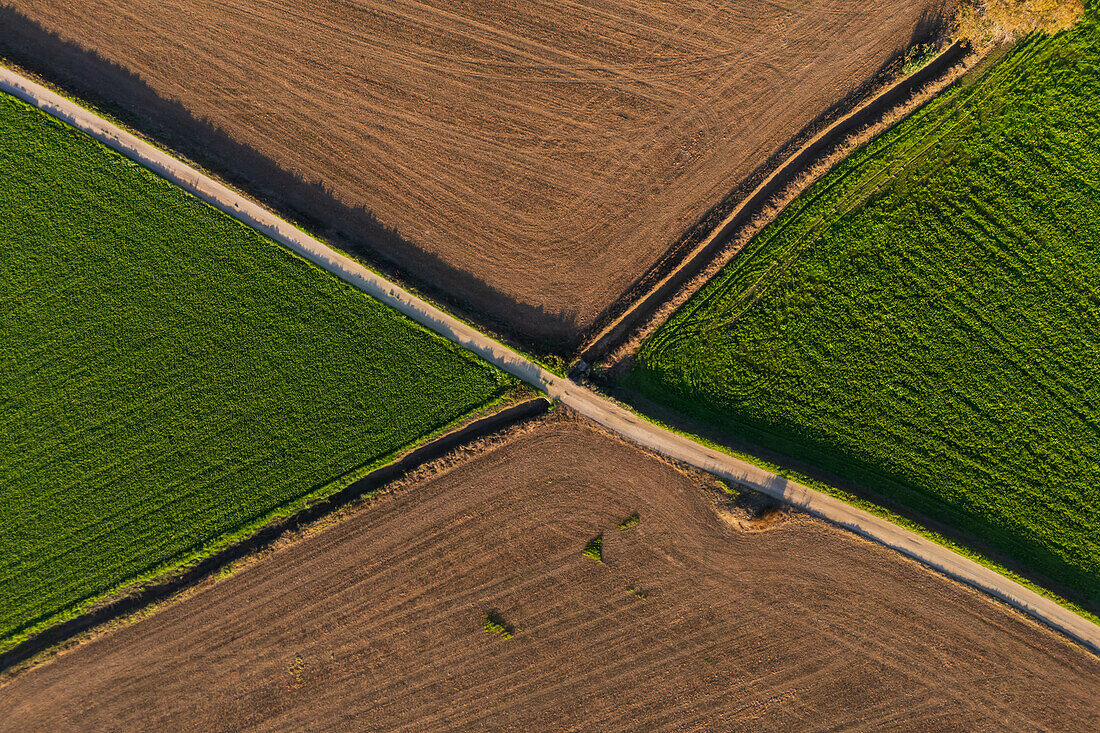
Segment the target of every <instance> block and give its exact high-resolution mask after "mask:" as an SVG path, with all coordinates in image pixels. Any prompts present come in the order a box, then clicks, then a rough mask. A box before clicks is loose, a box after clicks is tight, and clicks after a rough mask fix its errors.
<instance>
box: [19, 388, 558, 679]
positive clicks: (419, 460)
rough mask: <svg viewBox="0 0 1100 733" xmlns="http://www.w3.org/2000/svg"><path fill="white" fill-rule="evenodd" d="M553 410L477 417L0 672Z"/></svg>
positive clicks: (30, 649)
mask: <svg viewBox="0 0 1100 733" xmlns="http://www.w3.org/2000/svg"><path fill="white" fill-rule="evenodd" d="M549 409H550V401H549V400H547V399H546V398H545V397H537V398H535V399H532V400H528V401H526V402H521V403H520V404H518V405H513V406H512V407H509V408H507V409H504V410H501V411H500V412H497V413H494V414H492V415H487V416H485V417H482V418H479V419H477V420H474V421H473V422H471V423H469V424H468V425H465V426H463V427H461V428H459V429H457V430H454V431H453V432H450V433H447V434H446V435H443V436H441V437H439V438H437V439H436V440H433V441H432V442H430V443H427V444H425V445H422V446H420V447H419V448H416V449H414V450H412V451H410V452H409V453H407V454H405V455H404V456H402V457H401V458H399V459H398V460H396V461H394V462H393V463H390V464H387V465H385V466H382V467H381V468H377V469H375V470H374V471H371V472H370V473H369V474H367V475H366V476H364V477H363V478H361V479H359V480H358V481H356V482H354V483H352V484H350V485H349V486H346V487H345V488H343V489H341V490H340V491H338V492H336V493H335V494H333V495H331V496H328V497H326V498H324V499H322V500H321V501H318V502H317V503H315V504H311V505H309V506H307V507H305V508H303V509H302V510H301V511H299V512H297V513H295V514H294V515H293V516H290V517H287V518H285V519H281V520H276V521H275V522H274V523H272V524H269V525H267V526H266V527H263V528H262V529H260V530H258V531H257V532H256V533H255V534H252V535H250V536H249V537H246V538H245V539H243V540H241V541H239V542H236V543H234V544H232V545H229V546H228V547H225V548H223V549H221V550H219V551H218V552H216V553H214V554H213V555H210V556H209V557H206V558H204V559H203V560H201V561H199V562H198V563H196V564H195V565H193V566H191V567H188V568H187V569H186V570H184V571H183V572H182V573H180V574H178V575H173V576H172V577H168V578H166V579H164V580H161V581H154V582H153V583H152V584H151V585H147V586H143V587H142V588H140V589H139V590H138V591H136V592H134V593H131V594H129V595H126V596H124V597H122V598H119V599H117V600H115V601H112V602H111V603H108V604H107V605H105V606H102V607H100V608H96V609H93V610H91V611H88V612H86V613H82V614H80V615H79V616H76V617H75V618H72V619H69V620H68V621H65V622H63V623H60V624H57V625H56V626H51V627H49V628H46V629H43V630H42V631H40V632H39V633H37V634H35V635H34V636H32V637H31V638H29V639H25V640H24V641H22V642H20V643H19V644H17V645H16V646H14V647H12V648H11V649H9V650H8V651H6V652H4V653H3V654H0V673H3V672H5V671H7V670H8V669H10V668H11V667H13V666H15V665H17V664H19V663H21V662H24V661H26V660H28V659H30V658H31V657H33V656H35V655H36V654H39V653H41V652H43V651H46V650H47V649H49V648H50V647H53V646H56V645H57V644H60V643H62V642H65V641H68V640H69V639H72V638H73V637H75V636H77V635H78V634H81V633H83V632H85V631H88V630H90V629H93V628H95V627H96V626H99V625H101V624H104V623H107V622H109V621H114V620H116V619H118V618H121V617H122V616H125V615H127V614H129V613H132V612H133V611H137V610H139V609H141V608H144V607H145V606H148V605H150V604H152V603H156V602H158V601H161V600H164V599H165V598H167V597H169V596H171V595H172V594H174V593H176V592H178V591H180V590H183V589H184V588H186V587H188V586H190V585H193V584H195V583H196V582H198V581H200V580H202V579H203V578H206V577H208V576H210V575H213V574H214V573H216V572H217V571H219V570H221V569H222V568H224V567H226V566H227V565H228V564H230V563H232V562H234V561H236V560H239V559H241V558H242V557H245V556H246V555H251V554H253V553H255V552H258V551H259V550H262V549H264V548H266V547H268V546H270V545H271V544H272V543H273V542H275V540H277V539H279V538H280V537H282V536H283V535H285V534H287V533H288V532H293V531H295V530H297V529H299V528H301V527H302V526H304V525H306V524H309V523H311V522H314V521H316V520H317V519H320V518H321V517H324V516H326V515H328V514H331V513H332V512H333V511H335V510H336V509H339V508H340V507H343V506H345V505H347V504H349V503H350V502H352V501H355V500H356V499H359V498H360V497H362V496H364V495H367V494H370V493H373V492H374V491H376V490H377V489H379V488H381V487H382V486H384V485H386V484H388V483H392V482H394V481H396V480H398V479H400V478H402V477H404V476H406V475H407V474H408V473H410V472H411V471H413V470H415V469H417V468H420V467H421V466H423V465H425V464H427V463H429V462H431V461H434V460H437V459H439V458H442V457H443V456H445V455H446V454H448V453H450V452H451V451H453V450H455V449H456V448H460V447H462V446H464V445H467V444H469V443H472V442H473V441H475V440H480V439H481V438H484V437H486V436H488V435H491V434H493V433H496V432H499V431H501V430H503V429H505V428H508V427H511V426H513V425H517V424H519V423H521V422H524V421H526V420H529V419H531V418H534V417H536V416H538V415H542V414H543V413H545V412H546V411H547V410H549Z"/></svg>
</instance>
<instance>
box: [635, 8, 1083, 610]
mask: <svg viewBox="0 0 1100 733" xmlns="http://www.w3.org/2000/svg"><path fill="white" fill-rule="evenodd" d="M1098 70H1100V28H1098V25H1097V20H1096V12H1095V8H1093V9H1090V11H1089V14H1088V16H1087V17H1086V19H1085V20H1084V21H1083V22H1082V24H1081V25H1079V26H1078V27H1077V28H1075V29H1073V30H1072V31H1070V32H1068V33H1065V34H1062V35H1060V36H1057V37H1055V38H1052V39H1046V38H1033V39H1030V40H1028V41H1027V42H1025V43H1023V44H1022V45H1021V46H1019V47H1018V48H1017V49H1015V50H1014V51H1013V52H1012V53H1011V54H1010V55H1009V56H1008V57H1006V58H1005V59H1003V60H1002V61H1001V62H1000V63H998V64H997V65H996V66H994V67H993V68H992V69H991V70H990V71H988V72H987V73H986V74H985V75H984V76H982V77H981V78H980V79H979V80H977V82H976V83H972V84H964V85H959V86H957V87H956V88H954V89H952V90H951V91H949V92H948V93H946V94H944V95H943V96H941V97H940V98H938V99H937V100H936V101H934V102H932V103H930V104H929V105H927V106H926V107H925V108H924V109H922V110H921V111H920V112H918V113H917V114H915V115H913V116H911V117H910V118H908V119H906V120H905V121H903V122H902V123H900V124H899V125H898V126H897V127H895V128H894V129H893V130H892V131H891V132H890V133H888V134H886V135H883V136H882V137H880V138H879V139H877V140H876V141H874V142H873V143H872V144H870V145H868V146H867V147H866V148H864V149H863V150H861V151H860V152H859V153H857V154H856V155H854V156H853V157H852V158H850V159H849V160H848V161H846V162H845V163H844V164H842V165H841V166H839V167H838V169H837V170H836V171H835V172H834V173H833V174H831V175H830V176H828V177H826V178H825V179H823V180H822V181H821V182H819V183H818V184H817V185H815V186H814V187H812V188H811V189H810V190H809V191H808V192H807V193H806V194H805V195H804V196H803V197H802V198H801V199H799V200H798V201H797V202H796V203H795V204H794V205H792V206H791V207H790V208H789V209H788V211H787V212H786V213H785V214H784V215H783V216H782V217H780V218H779V219H778V220H777V221H776V222H775V223H774V224H773V225H771V226H770V227H768V228H767V229H766V230H765V231H764V232H762V233H761V234H760V235H759V236H758V237H756V238H755V239H754V240H753V242H751V243H750V244H749V245H748V246H747V247H746V249H745V250H744V252H743V253H742V254H741V255H740V256H739V257H738V258H737V259H736V260H735V261H734V262H733V263H731V265H730V266H729V267H728V268H727V269H726V270H725V271H723V272H722V273H721V275H719V277H717V278H715V279H714V280H713V281H712V282H711V283H709V284H708V286H707V287H705V288H704V289H703V290H702V291H700V293H699V294H698V295H697V296H696V297H695V298H694V299H692V301H690V302H689V303H688V304H687V305H686V306H685V307H684V308H682V309H681V310H680V311H679V312H678V313H677V314H676V315H675V316H674V317H673V318H672V319H671V320H670V321H669V323H668V324H666V325H665V327H664V328H662V329H661V331H659V332H658V333H657V334H656V335H655V336H654V337H653V338H652V339H651V340H650V341H649V342H647V343H646V344H645V345H644V346H643V348H642V350H641V351H640V352H639V355H638V360H637V362H636V364H635V367H634V369H633V371H632V372H631V373H630V374H629V375H628V376H627V378H626V380H625V384H626V385H627V386H628V387H629V388H631V389H636V390H639V391H641V392H643V393H645V394H647V395H648V396H649V397H651V398H653V399H655V400H657V401H659V402H661V403H663V404H665V405H668V406H670V407H673V408H674V409H677V410H679V411H681V412H683V413H685V414H687V415H689V416H691V417H692V418H695V419H698V420H702V421H705V422H707V423H709V424H712V425H715V426H717V427H719V428H720V429H722V430H724V431H727V432H730V433H733V434H735V435H738V436H740V437H742V438H745V439H748V440H750V441H753V442H756V443H759V444H762V445H764V446H766V447H767V448H769V449H772V450H775V451H778V452H780V453H784V454H787V455H790V456H793V457H795V458H798V459H800V460H803V461H806V462H808V463H813V464H816V465H819V466H821V467H823V468H825V469H827V470H829V471H830V472H832V473H835V474H839V475H842V476H845V477H847V478H851V479H853V480H855V481H857V482H859V483H862V484H864V485H866V486H868V487H869V488H871V489H872V490H874V491H875V492H878V493H880V494H884V495H886V496H889V497H891V498H892V499H894V500H896V501H898V502H899V503H901V504H904V505H906V506H908V507H910V508H912V509H914V510H916V511H918V512H920V513H922V514H925V515H927V516H930V517H933V518H935V519H937V520H939V521H942V522H945V523H947V524H949V525H952V526H955V527H957V528H959V529H961V530H962V531H964V532H965V533H967V534H969V535H971V536H972V537H974V538H976V539H977V540H978V541H980V542H981V543H983V544H984V545H986V546H988V547H990V548H992V549H994V550H995V551H997V552H999V553H1003V554H1004V555H1006V556H1009V557H1012V558H1014V559H1015V560H1017V561H1019V562H1020V563H1021V564H1022V565H1023V566H1025V567H1027V568H1029V569H1030V571H1033V572H1035V573H1038V574H1039V575H1041V576H1044V577H1046V578H1047V579H1049V580H1050V581H1052V582H1053V583H1056V584H1060V585H1062V586H1063V587H1065V588H1067V589H1070V590H1071V591H1072V592H1073V593H1074V595H1075V596H1076V597H1077V598H1079V599H1080V600H1081V601H1082V602H1083V603H1085V604H1086V605H1087V606H1089V607H1090V608H1097V607H1098V606H1100V493H1098V492H1100V489H1098V487H1100V338H1098V336H1097V328H1096V324H1097V322H1098V320H1100V289H1098V286H1097V283H1098V282H1100V256H1098V255H1100V251H1098V248H1100V195H1098V190H1100V179H1097V177H1096V171H1097V170H1100V73H1098Z"/></svg>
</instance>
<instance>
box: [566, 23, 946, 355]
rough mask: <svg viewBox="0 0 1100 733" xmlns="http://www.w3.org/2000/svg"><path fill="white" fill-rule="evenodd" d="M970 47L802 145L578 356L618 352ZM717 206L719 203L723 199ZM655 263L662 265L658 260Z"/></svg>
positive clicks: (943, 57)
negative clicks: (758, 222) (758, 220)
mask: <svg viewBox="0 0 1100 733" xmlns="http://www.w3.org/2000/svg"><path fill="white" fill-rule="evenodd" d="M967 49H968V47H967V46H966V45H965V44H963V43H959V42H956V43H953V44H952V45H950V46H948V47H947V48H946V49H944V50H943V51H942V52H941V53H940V54H939V55H937V56H936V58H934V59H932V61H930V62H929V63H928V64H926V65H925V66H923V67H921V68H920V69H918V70H917V71H915V72H913V73H912V74H910V75H909V76H906V77H903V78H901V79H899V80H897V81H896V82H894V83H893V84H890V85H889V86H887V87H886V88H885V89H883V90H881V91H880V92H879V93H877V94H875V95H874V96H872V97H871V98H870V99H867V100H865V101H864V102H863V103H862V104H859V105H858V106H857V107H856V108H855V109H853V110H851V111H849V112H848V113H847V114H844V115H842V116H841V117H839V118H837V119H836V120H834V121H833V122H832V124H830V125H828V126H827V127H826V128H825V129H824V130H821V131H820V132H818V133H817V134H816V135H814V136H813V137H811V138H810V139H809V140H807V141H806V142H805V143H803V144H802V145H800V146H798V148H796V149H795V150H794V151H793V152H792V153H791V154H790V156H789V157H788V158H786V160H784V161H783V162H782V163H780V165H779V166H778V167H776V168H775V170H773V171H772V172H771V173H769V174H768V175H767V176H765V177H764V179H763V180H762V181H761V182H760V183H759V184H757V185H756V186H755V187H754V188H753V189H752V190H751V191H749V192H748V194H746V195H745V197H744V198H743V199H742V200H741V201H740V202H739V203H737V204H736V205H735V206H734V207H733V208H732V209H730V211H729V213H727V214H726V215H725V216H724V217H723V218H722V219H721V220H720V221H719V222H718V223H717V224H715V225H714V226H713V227H712V228H711V229H710V232H709V233H708V234H706V236H704V237H703V238H702V240H701V241H699V242H698V244H696V245H695V246H694V247H692V248H691V249H690V250H688V252H687V253H686V255H685V256H683V257H682V258H680V260H679V262H676V263H675V264H673V265H672V267H671V268H670V269H669V270H668V272H666V273H665V274H664V275H662V276H660V277H658V278H657V279H656V280H655V281H654V282H653V283H652V284H651V285H649V286H648V287H646V288H645V289H644V290H643V291H642V292H641V293H640V294H639V295H638V297H636V298H634V299H633V301H631V302H629V303H627V304H626V305H625V308H624V310H623V311H622V313H620V314H619V315H618V316H616V317H614V318H613V319H611V320H610V321H609V322H607V323H606V324H605V325H604V326H603V327H602V328H600V329H599V330H598V331H595V332H594V333H593V334H590V335H589V336H588V337H587V338H586V339H585V342H584V344H583V345H582V346H581V348H580V350H579V352H578V359H580V361H583V362H584V363H585V364H587V365H588V366H592V365H593V364H595V363H597V362H599V361H600V360H601V359H604V358H605V357H606V356H607V355H609V354H611V353H613V352H617V350H618V348H619V346H620V345H621V344H622V343H624V342H625V341H627V340H629V339H630V337H631V335H632V334H633V333H634V332H635V331H636V330H638V329H639V328H642V327H643V326H645V325H647V322H648V321H650V320H652V318H653V316H654V314H656V313H658V312H659V311H660V310H661V307H662V306H663V305H664V304H665V303H666V302H667V301H668V300H669V299H670V298H673V297H675V296H676V295H677V293H678V292H679V291H680V290H681V288H683V287H684V286H685V285H687V284H688V283H689V282H690V281H692V280H693V279H694V278H696V277H697V276H698V275H699V274H700V273H702V272H703V270H704V269H705V268H706V266H707V265H708V264H709V263H710V261H711V260H712V259H713V258H714V257H716V256H718V255H720V254H721V253H722V251H723V250H724V248H725V247H726V245H727V244H728V243H729V242H730V241H731V240H732V239H733V235H735V234H736V233H737V232H738V231H740V230H741V229H743V228H744V227H745V226H746V225H749V224H754V223H755V217H756V216H757V215H758V214H760V213H761V212H764V211H765V210H767V208H768V205H769V203H770V202H772V201H773V200H774V199H775V198H776V197H778V196H782V195H783V194H784V192H785V191H786V190H787V189H788V187H790V186H792V185H794V184H795V183H796V182H797V181H799V180H800V178H801V177H802V176H803V175H804V174H806V173H807V172H811V171H813V175H812V180H818V179H820V178H822V177H823V176H824V175H825V174H827V173H828V172H829V171H830V170H832V168H834V167H835V165H832V164H830V165H827V166H825V167H824V168H823V169H821V170H817V169H816V168H817V166H819V165H820V164H821V163H822V162H824V161H826V160H828V159H829V157H830V155H831V153H832V151H835V150H837V149H838V148H840V147H841V146H843V145H844V144H845V143H846V141H848V140H849V139H851V138H853V137H856V136H859V135H860V133H861V131H863V130H864V129H865V128H867V127H869V126H871V125H873V124H874V123H875V121H876V120H878V119H881V118H884V117H886V116H887V115H889V114H890V113H891V112H893V111H894V110H896V109H898V108H899V107H901V106H904V105H906V104H907V103H908V100H910V99H911V98H912V97H913V96H914V95H916V94H918V93H919V92H920V90H921V89H924V88H926V87H927V86H928V85H930V84H934V83H936V82H938V81H940V80H941V79H944V78H946V77H947V76H948V75H949V74H950V72H951V71H952V69H954V68H955V67H956V66H957V65H958V64H959V63H961V62H962V61H963V60H964V59H965V58H966V56H967V54H968V50H967ZM845 157H846V156H845ZM717 206H718V207H721V206H722V202H720V203H719V204H718V205H717ZM784 208H785V207H779V208H778V209H777V210H776V211H775V212H773V213H772V215H771V216H769V217H768V219H769V220H771V219H774V218H776V217H778V216H779V214H780V213H782V211H783V209H784ZM663 261H665V258H664V257H662V262H663ZM657 267H660V263H658V265H657ZM647 276H649V273H647V274H645V275H643V276H642V278H640V279H641V280H644V279H645V278H646V277H647ZM627 292H628V293H629V291H627ZM614 305H615V304H612V307H614ZM650 325H651V324H650Z"/></svg>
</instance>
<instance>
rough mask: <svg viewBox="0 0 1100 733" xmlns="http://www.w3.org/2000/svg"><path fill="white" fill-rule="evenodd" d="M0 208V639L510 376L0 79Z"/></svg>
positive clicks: (299, 493) (204, 549)
mask: <svg viewBox="0 0 1100 733" xmlns="http://www.w3.org/2000/svg"><path fill="white" fill-rule="evenodd" d="M0 212H4V213H3V224H2V226H0V329H2V330H0V332H2V334H3V336H2V338H3V343H4V348H3V349H0V478H2V481H0V518H2V519H0V648H3V647H4V646H8V645H10V644H12V643H14V642H15V641H17V640H18V639H20V638H22V637H25V636H26V635H27V634H28V633H31V632H32V631H34V630H36V629H38V628H41V627H42V626H44V625H46V624H48V623H51V622H55V621H58V620H60V619H62V618H65V617H67V616H71V615H73V614H74V613H76V612H78V611H79V610H80V609H81V608H84V607H86V606H87V605H88V604H89V603H91V602H94V601H95V600H96V599H98V598H101V597H103V596H104V595H105V594H109V593H111V592H113V591H116V590H117V589H119V588H120V587H122V586H124V585H126V584H128V583H130V582H133V581H135V580H138V579H143V578H148V577H151V576H153V575H155V574H157V573H159V572H162V571H164V570H165V569H168V568H171V567H174V566H177V565H179V564H181V563H184V562H187V561H190V560H193V559H195V558H196V557H199V556H202V555H204V554H207V553H209V552H210V551H212V550H213V549H215V548H217V547H219V546H224V545H225V544H226V543H227V542H229V541H231V540H232V539H235V538H237V537H240V536H242V535H244V534H247V533H248V532H250V531H252V530H254V529H255V528H256V527H257V526H259V525H261V524H263V523H264V522H266V521H269V520H270V519H271V518H272V517H273V516H275V515H277V514H280V513H288V512H290V511H293V510H294V509H296V508H297V507H300V506H301V505H303V504H304V503H306V502H308V501H311V500H315V499H316V498H318V497H320V496H323V495H326V494H328V493H331V492H332V491H335V490H337V489H339V488H341V487H342V486H344V485H346V484H348V483H350V482H351V481H352V480H354V479H355V478H357V477H358V476H360V475H362V474H363V473H365V472H367V471H368V470H370V469H372V468H374V467H376V466H378V465H381V464H383V463H385V462H388V461H390V460H392V459H393V458H394V457H395V455H396V454H398V453H400V452H401V451H403V450H405V449H407V448H409V447H411V446H413V445H415V444H417V443H419V442H422V441H423V440H424V439H425V438H426V437H428V436H431V435H434V434H437V433H439V432H441V431H443V430H445V429H446V428H447V427H448V426H450V425H452V424H454V423H455V422H456V421H459V420H462V419H464V418H466V417H467V416H469V415H471V414H472V413H473V412H476V411H478V410H479V409H481V408H483V407H484V406H486V405H487V404H490V403H492V402H494V401H496V400H499V399H502V398H503V397H504V396H505V395H507V394H509V393H510V391H511V390H513V389H514V388H515V385H516V382H515V380H513V379H512V378H511V377H508V376H507V375H505V374H503V373H502V372H500V371H498V370H496V369H494V368H492V367H491V366H490V365H488V364H487V363H485V362H483V361H481V360H479V359H477V358H476V357H474V356H473V355H471V354H469V353H468V352H466V351H464V350H462V349H460V348H458V347H456V346H454V345H453V344H451V343H449V342H448V341H446V340H445V339H443V338H441V337H438V336H436V335H434V334H432V333H430V332H428V331H427V330H425V329H423V328H421V327H419V326H418V325H416V324H415V323H413V322H412V321H411V320H409V319H407V318H406V317H404V316H402V315H401V314H399V313H398V312H397V311H394V310H392V309H390V308H387V307H385V306H383V305H382V304H381V303H379V302H377V301H376V300H373V299H371V298H369V297H368V296H366V295H364V294H362V293H360V292H359V291H356V290H355V289H353V288H351V287H350V286H348V285H346V284H345V283H342V282H341V281H339V280H338V279H336V278H335V277H332V276H330V275H328V274H327V273H324V272H322V271H321V270H319V269H317V268H315V267H313V266H311V265H310V264H308V263H306V262H305V261H304V260H302V259H300V258H298V257H295V256H294V255H292V254H290V253H289V252H287V251H286V250H284V249H283V248H281V247H279V246H278V245H276V244H275V243H273V242H271V241H270V240H268V239H266V238H265V237H263V236H262V235H260V234H258V233H257V232H255V231H253V230H251V229H248V228H247V227H244V226H243V225H241V224H239V223H237V222H235V221H233V220H232V219H230V218H229V217H227V216H225V215H223V214H221V213H220V212H218V211H216V210H215V209H213V208H212V207H209V206H207V205H205V204H203V203H202V202H200V201H198V200H196V199H195V198H193V197H191V196H189V195H187V194H185V193H184V192H182V191H181V190H179V189H178V188H176V187H174V186H172V185H171V184H169V183H168V182H167V181H164V180H163V179H161V178H158V177H157V176H155V175H153V174H152V173H150V172H149V171H147V170H145V169H144V168H142V167H140V166H138V165H136V164H134V163H132V162H130V161H128V160H127V159H126V158H124V157H122V156H121V155H118V154H116V153H114V152H113V151H111V150H109V149H107V148H106V147H104V146H102V145H100V144H98V143H96V142H95V141H94V140H92V139H91V138H89V137H87V136H86V135H84V134H82V133H80V132H78V131H76V130H74V129H72V128H70V127H68V126H66V125H63V124H62V123H60V122H57V121H55V120H53V119H52V118H50V117H48V116H46V115H44V114H42V113H41V112H39V111H37V110H35V109H33V108H31V107H29V106H27V105H25V104H23V103H22V102H19V101H18V100H15V99H14V98H12V97H10V96H7V95H0Z"/></svg>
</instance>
